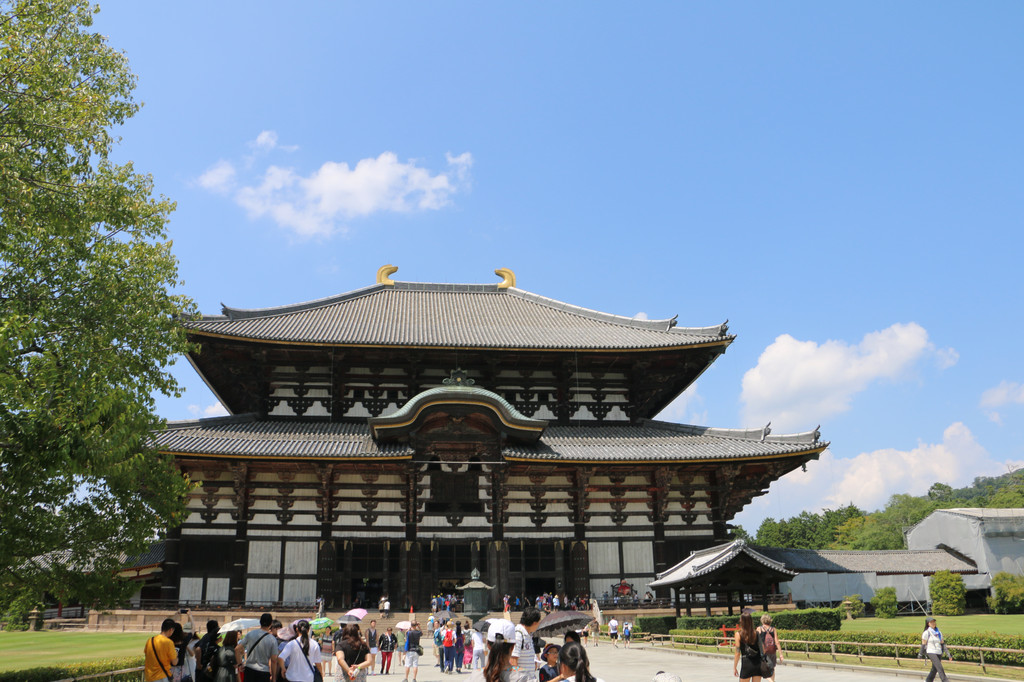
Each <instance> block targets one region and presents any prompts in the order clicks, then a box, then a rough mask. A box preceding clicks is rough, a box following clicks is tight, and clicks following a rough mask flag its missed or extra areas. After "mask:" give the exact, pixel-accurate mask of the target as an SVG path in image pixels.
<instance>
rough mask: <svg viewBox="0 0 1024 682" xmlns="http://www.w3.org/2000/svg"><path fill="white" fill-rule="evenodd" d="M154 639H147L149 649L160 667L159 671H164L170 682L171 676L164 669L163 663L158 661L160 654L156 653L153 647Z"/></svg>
mask: <svg viewBox="0 0 1024 682" xmlns="http://www.w3.org/2000/svg"><path fill="white" fill-rule="evenodd" d="M154 639H156V637H150V638H149V648H150V649H152V650H153V658H155V659H156V662H157V663H158V664H159V665H160V669H161V670H163V671H164V675H165V676H166V677H167V680H168V682H170V679H171V674H170V673H169V672H167V668H165V667H164V662H163V661H161V660H160V654H158V653H157V652H156V647H155V646H154V645H153V640H154Z"/></svg>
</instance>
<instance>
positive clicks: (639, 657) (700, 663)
mask: <svg viewBox="0 0 1024 682" xmlns="http://www.w3.org/2000/svg"><path fill="white" fill-rule="evenodd" d="M423 648H424V651H423V656H422V657H421V661H422V662H423V666H422V667H421V668H420V670H419V675H418V677H417V678H416V679H417V680H418V681H419V682H458V680H459V679H465V678H466V677H468V673H467V672H466V671H465V670H464V671H463V673H462V675H455V674H453V675H442V674H441V671H440V668H435V667H434V662H435V659H434V652H433V647H432V642H428V641H427V638H426V637H424V641H423ZM587 654H588V655H589V656H590V661H591V672H592V673H593V674H594V675H596V676H597V677H598V678H600V679H602V680H604V682H650V680H651V678H653V677H654V675H655V673H657V672H658V671H661V670H664V671H666V672H673V673H675V674H677V675H679V677H680V678H681V679H682V680H683V682H711V681H712V680H713V681H715V682H728V681H729V680H735V679H736V678H735V677H733V675H732V659H731V658H728V657H724V656H722V657H718V656H714V657H707V656H696V655H693V654H687V653H679V652H674V651H669V650H664V649H658V648H642V647H638V648H630V649H628V650H625V649H623V648H622V647H621V646H620V647H619V648H614V647H612V646H611V644H610V643H609V642H608V641H607V640H605V641H603V642H601V644H600V645H599V646H597V647H595V646H594V645H593V642H591V643H590V646H588V647H587ZM908 672H909V671H908ZM403 674H404V669H403V670H398V671H397V672H396V670H395V667H394V666H392V668H391V674H390V675H385V676H380V675H375V676H373V677H371V678H370V679H371V680H379V681H380V682H387V681H388V680H393V681H395V682H399V681H400V680H401V679H402V675H403ZM822 678H827V679H828V681H829V682H883V681H884V682H892V681H893V680H895V679H903V680H917V679H921V678H922V674H921V673H919V672H916V671H915V672H914V673H911V674H910V675H908V676H907V677H897V675H895V674H894V673H893V672H890V671H877V672H876V671H869V670H842V669H833V668H819V667H804V666H797V665H786V664H783V665H781V666H779V668H778V670H777V676H776V678H775V679H776V680H777V682H820V680H821V679H822ZM340 680H341V677H340V676H339V677H338V678H337V682H340ZM327 682H332V678H328V680H327Z"/></svg>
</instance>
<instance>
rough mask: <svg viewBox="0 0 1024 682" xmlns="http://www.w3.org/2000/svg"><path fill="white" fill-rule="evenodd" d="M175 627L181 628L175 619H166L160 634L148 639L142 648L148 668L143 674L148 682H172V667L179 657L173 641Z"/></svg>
mask: <svg viewBox="0 0 1024 682" xmlns="http://www.w3.org/2000/svg"><path fill="white" fill-rule="evenodd" d="M175 626H178V627H181V626H179V625H178V624H177V623H176V622H174V619H173V618H164V622H163V623H161V624H160V634H158V635H154V636H152V637H150V638H149V639H147V640H146V644H145V646H143V647H142V651H143V653H144V654H145V655H146V664H145V665H146V668H145V671H144V672H143V677H144V678H145V681H146V682H170V679H171V666H172V665H174V661H175V657H176V656H177V655H178V654H177V650H176V649H175V646H174V642H173V641H172V640H171V637H172V636H174V628H175Z"/></svg>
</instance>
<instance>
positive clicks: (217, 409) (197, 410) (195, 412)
mask: <svg viewBox="0 0 1024 682" xmlns="http://www.w3.org/2000/svg"><path fill="white" fill-rule="evenodd" d="M188 411H189V413H190V414H192V416H193V417H198V416H200V415H202V416H203V417H224V416H227V415H228V414H229V412H228V411H227V408H225V407H224V406H223V405H221V404H220V402H216V403H213V404H211V405H207V406H206V407H200V406H199V405H195V404H192V405H189V406H188Z"/></svg>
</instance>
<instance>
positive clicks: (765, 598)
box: [761, 585, 771, 613]
mask: <svg viewBox="0 0 1024 682" xmlns="http://www.w3.org/2000/svg"><path fill="white" fill-rule="evenodd" d="M769 589H771V588H770V587H769V586H768V585H764V586H762V587H761V605H762V606H763V607H764V612H765V613H768V590H769Z"/></svg>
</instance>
